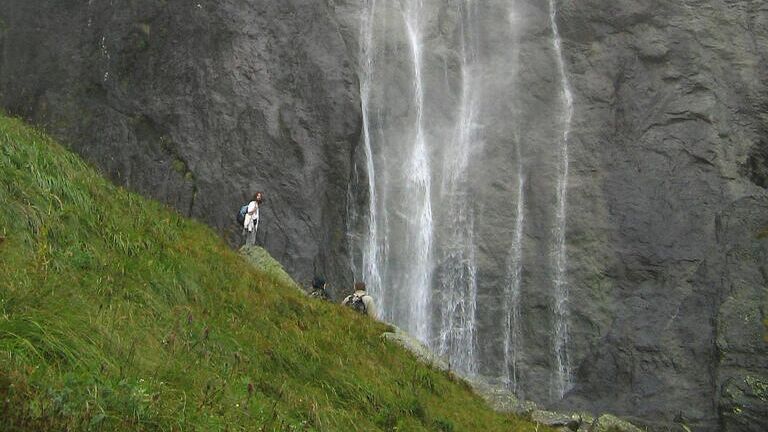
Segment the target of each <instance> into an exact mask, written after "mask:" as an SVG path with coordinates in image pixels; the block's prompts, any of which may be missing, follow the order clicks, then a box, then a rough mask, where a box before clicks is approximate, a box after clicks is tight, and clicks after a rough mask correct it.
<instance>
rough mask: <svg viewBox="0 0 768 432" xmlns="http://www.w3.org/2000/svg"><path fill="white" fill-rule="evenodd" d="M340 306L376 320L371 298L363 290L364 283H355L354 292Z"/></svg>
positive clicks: (374, 306) (374, 307)
mask: <svg viewBox="0 0 768 432" xmlns="http://www.w3.org/2000/svg"><path fill="white" fill-rule="evenodd" d="M341 304H342V305H344V306H347V307H349V308H352V309H353V310H355V311H357V312H358V313H361V314H363V315H368V316H369V317H371V318H376V305H375V304H374V303H373V297H371V296H370V295H368V292H367V291H366V290H365V283H364V282H357V283H355V292H354V293H352V294H351V295H348V296H347V297H346V298H345V299H344V301H343V302H341Z"/></svg>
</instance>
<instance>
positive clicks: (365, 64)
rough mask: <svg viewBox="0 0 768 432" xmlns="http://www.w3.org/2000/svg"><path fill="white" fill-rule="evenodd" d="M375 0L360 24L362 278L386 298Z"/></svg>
mask: <svg viewBox="0 0 768 432" xmlns="http://www.w3.org/2000/svg"><path fill="white" fill-rule="evenodd" d="M375 11H376V0H366V1H365V4H364V11H363V22H362V25H361V26H360V36H361V37H360V40H361V44H360V51H361V52H360V71H361V72H360V75H361V76H360V99H361V105H362V114H363V151H364V152H365V162H366V170H367V172H366V176H367V178H368V227H367V236H366V237H367V238H366V239H365V243H364V246H363V263H362V267H363V269H362V270H363V280H364V281H365V283H366V285H367V287H368V290H369V291H370V292H371V294H372V295H373V296H374V298H379V299H383V298H386V297H387V296H388V295H389V293H387V292H385V289H384V286H383V285H382V283H381V254H380V253H379V250H380V246H379V225H378V220H377V219H378V218H377V214H378V211H377V203H378V201H377V196H376V195H377V194H376V168H375V165H374V162H373V147H372V145H371V132H370V120H369V110H370V97H371V81H372V79H373V23H374V21H373V18H374V13H375Z"/></svg>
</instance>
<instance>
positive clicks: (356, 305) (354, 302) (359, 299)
mask: <svg viewBox="0 0 768 432" xmlns="http://www.w3.org/2000/svg"><path fill="white" fill-rule="evenodd" d="M347 307H349V308H352V310H354V311H355V312H357V313H360V314H363V315H365V314H366V313H367V312H368V308H366V307H365V302H364V301H363V296H359V295H357V294H352V297H351V298H350V299H349V301H348V302H347Z"/></svg>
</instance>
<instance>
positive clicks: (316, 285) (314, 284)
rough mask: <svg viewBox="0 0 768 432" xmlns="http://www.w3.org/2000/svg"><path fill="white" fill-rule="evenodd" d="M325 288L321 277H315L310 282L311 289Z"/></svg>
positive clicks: (323, 279)
mask: <svg viewBox="0 0 768 432" xmlns="http://www.w3.org/2000/svg"><path fill="white" fill-rule="evenodd" d="M324 286H325V278H324V277H322V276H315V278H314V279H313V280H312V288H315V289H321V288H323V287H324Z"/></svg>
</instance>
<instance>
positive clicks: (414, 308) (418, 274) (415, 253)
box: [403, 0, 434, 343]
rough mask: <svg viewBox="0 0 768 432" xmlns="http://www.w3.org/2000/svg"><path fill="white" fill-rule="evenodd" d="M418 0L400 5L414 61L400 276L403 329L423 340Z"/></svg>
mask: <svg viewBox="0 0 768 432" xmlns="http://www.w3.org/2000/svg"><path fill="white" fill-rule="evenodd" d="M422 7H423V5H422V1H421V0H408V1H407V2H406V4H405V7H404V9H403V14H404V17H405V26H406V31H407V36H408V44H409V46H410V50H411V57H412V61H413V76H414V83H413V87H414V88H413V91H414V100H413V103H414V107H415V110H416V116H415V117H416V118H415V127H416V134H415V137H414V138H413V140H414V141H413V143H414V145H413V150H412V152H411V155H410V162H409V163H408V164H407V166H406V169H405V172H404V175H405V179H406V185H405V190H404V192H403V195H404V200H405V202H406V204H407V206H408V208H409V211H410V212H411V214H410V215H409V217H408V220H407V229H406V231H407V241H408V244H407V248H408V249H407V250H408V252H409V253H408V257H407V258H408V259H407V261H406V262H405V263H404V266H403V267H404V268H403V273H404V274H403V280H404V284H405V286H406V287H407V289H408V290H409V291H408V300H409V305H408V309H409V313H408V315H407V318H406V320H405V324H406V329H407V330H408V331H409V332H410V333H411V334H412V335H414V336H415V337H416V338H418V339H419V340H421V341H422V342H425V343H429V342H430V333H431V316H432V314H431V310H430V308H431V296H432V272H433V268H432V252H433V251H432V239H433V230H434V226H433V219H432V173H431V168H430V158H429V153H428V148H427V142H426V136H425V134H424V83H423V81H422V61H423V59H422V49H423V41H422V35H421V23H420V21H421V12H422Z"/></svg>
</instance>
